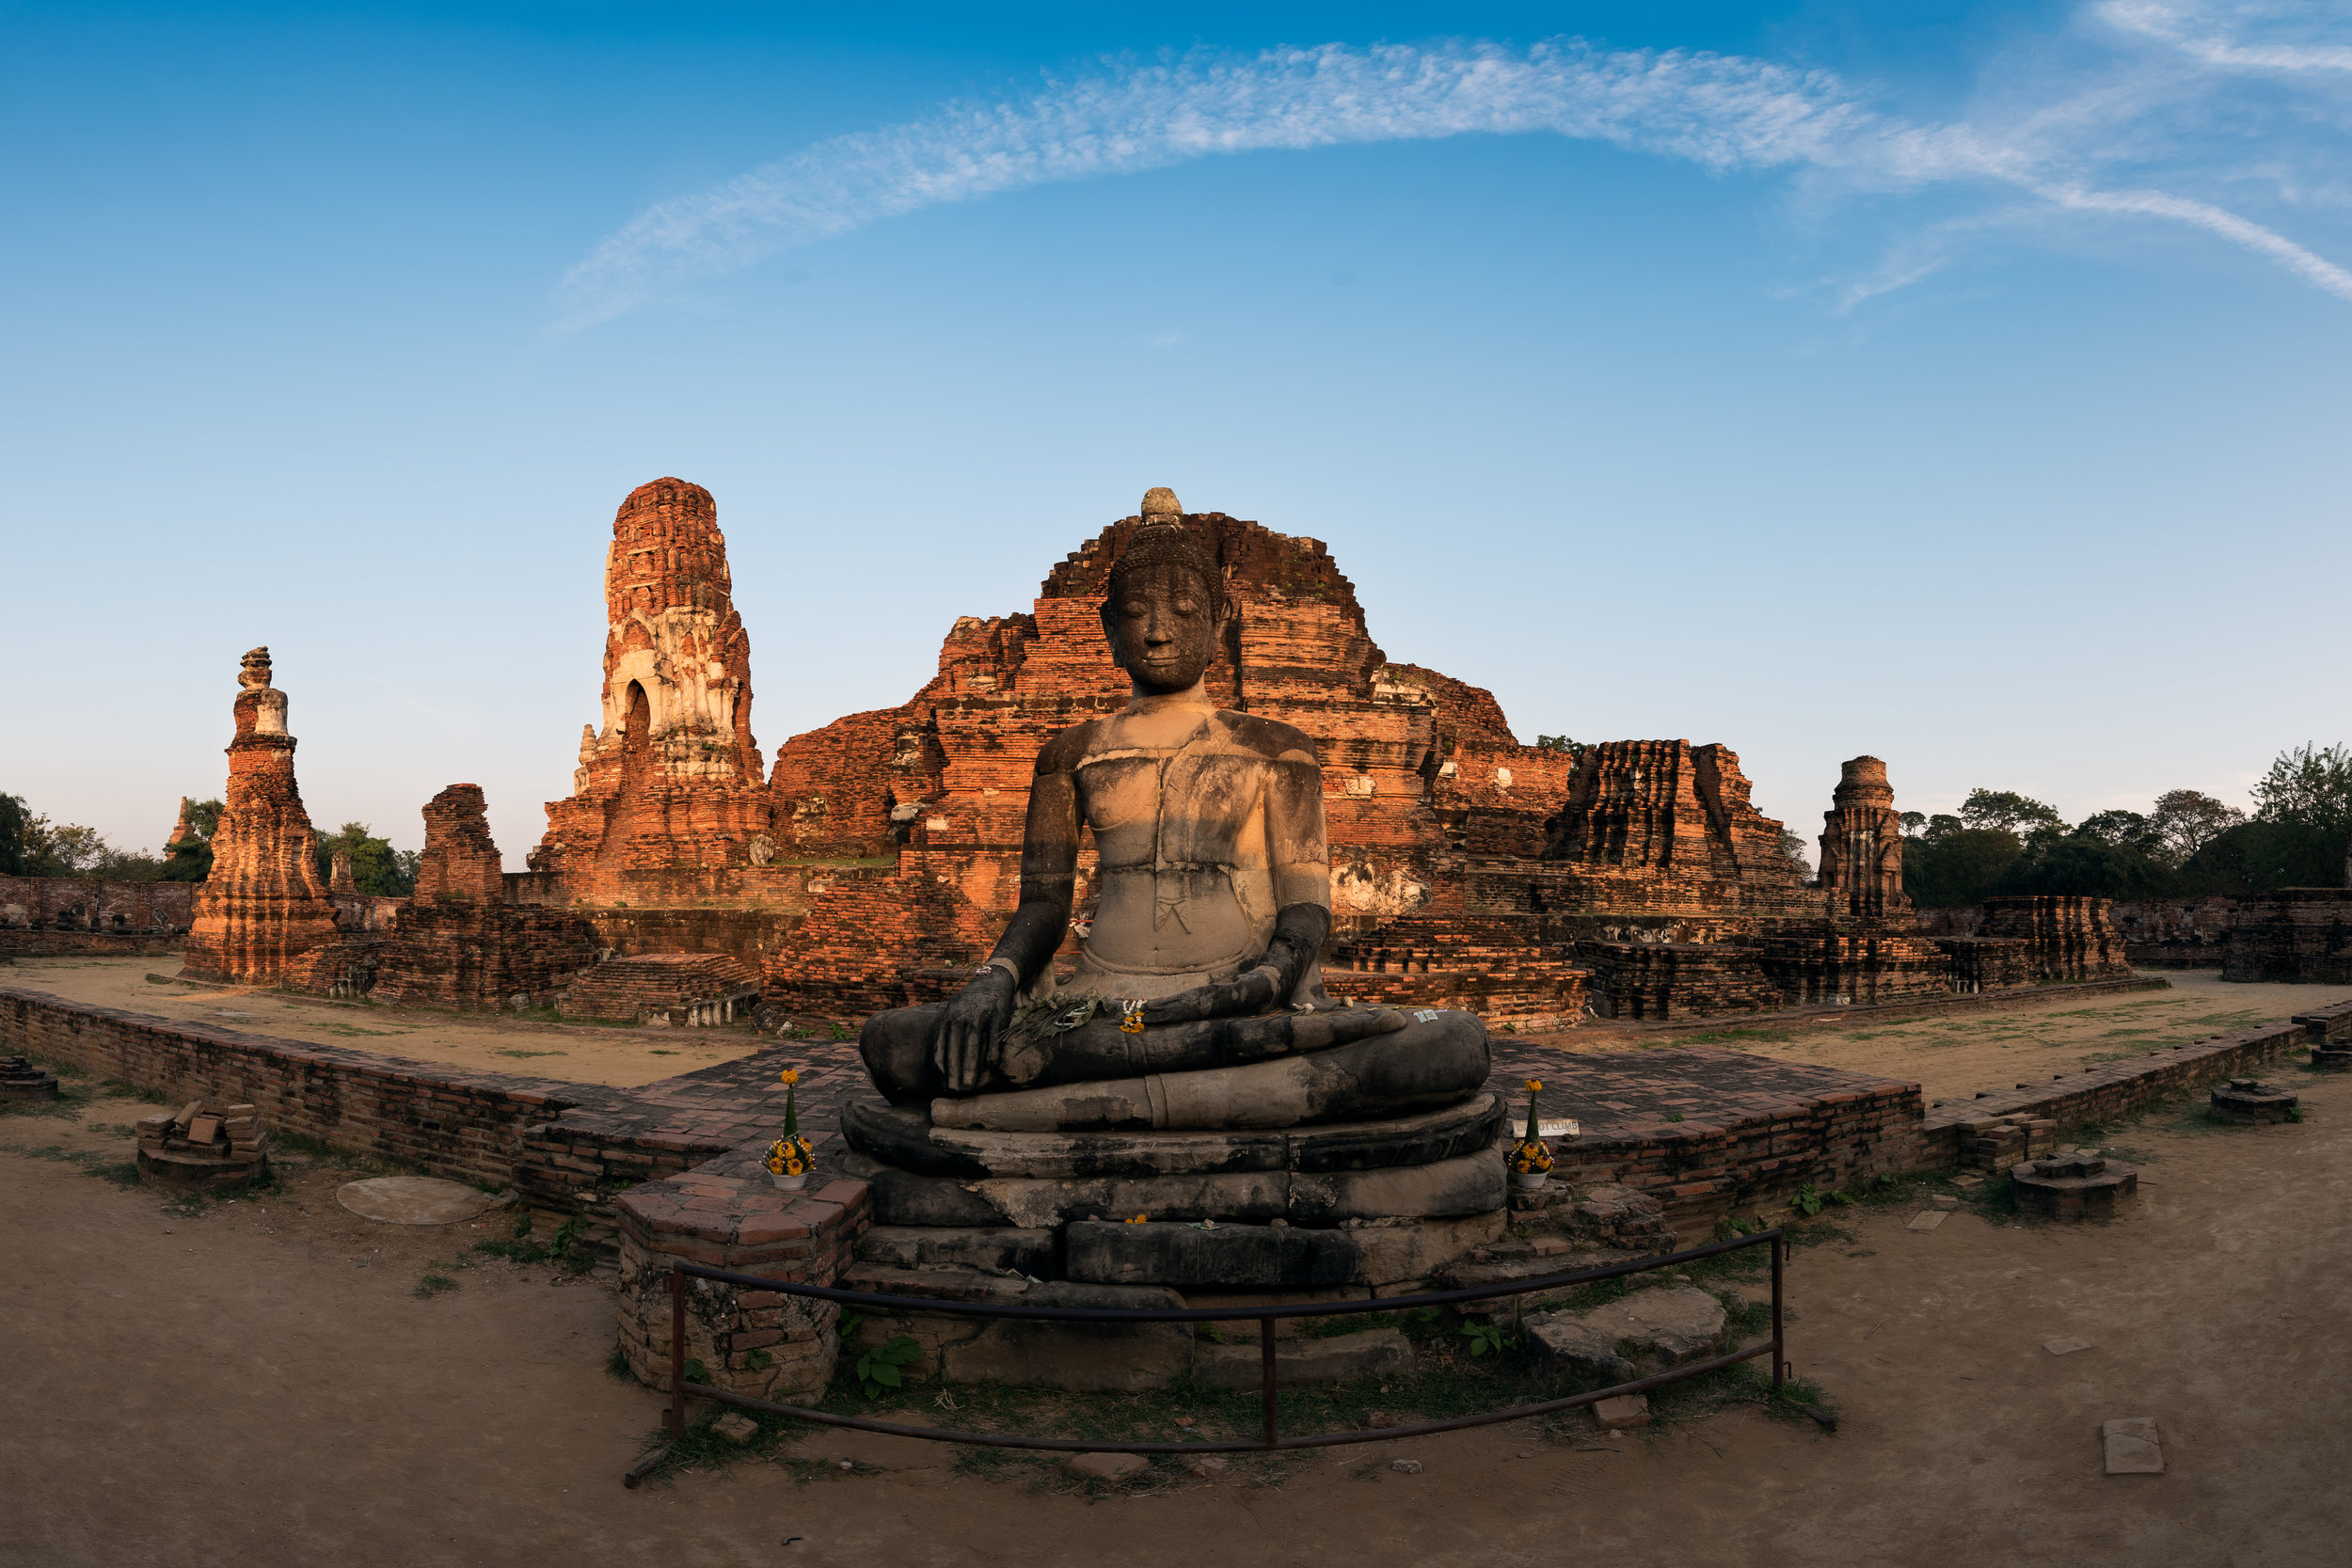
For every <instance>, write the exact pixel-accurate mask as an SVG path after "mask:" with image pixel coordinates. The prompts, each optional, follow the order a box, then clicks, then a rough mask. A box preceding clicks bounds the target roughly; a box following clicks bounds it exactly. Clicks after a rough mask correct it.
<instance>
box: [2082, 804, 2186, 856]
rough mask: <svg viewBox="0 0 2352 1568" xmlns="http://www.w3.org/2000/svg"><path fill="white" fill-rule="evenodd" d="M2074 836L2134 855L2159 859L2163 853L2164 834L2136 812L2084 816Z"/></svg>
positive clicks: (2114, 812) (2113, 812)
mask: <svg viewBox="0 0 2352 1568" xmlns="http://www.w3.org/2000/svg"><path fill="white" fill-rule="evenodd" d="M2074 836H2075V837H2077V838H2087V839H2090V840H2091V841H2092V842H2093V843H2097V844H2104V845H2106V846H2107V847H2109V848H2114V849H2125V850H2130V851H2132V852H2133V853H2135V854H2140V855H2149V856H2153V857H2157V858H2163V856H2164V853H2165V847H2164V837H2163V835H2162V834H2161V833H2160V832H2158V831H2157V829H2156V825H2155V823H2154V822H2153V821H2152V820H2150V819H2149V818H2148V817H2145V816H2141V815H2140V814H2139V813H2137V812H2136V811H2103V812H2099V813H2097V814H2096V815H2094V816H2086V817H2084V818H2083V819H2082V821H2081V823H2080V824H2078V825H2077V826H2076V827H2075V829H2074Z"/></svg>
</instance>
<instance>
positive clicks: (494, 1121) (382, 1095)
mask: <svg viewBox="0 0 2352 1568" xmlns="http://www.w3.org/2000/svg"><path fill="white" fill-rule="evenodd" d="M0 1052H5V1053H24V1054H25V1055H29V1056H39V1057H47V1058H49V1059H51V1060H54V1061H62V1062H70V1063H72V1065H73V1066H75V1067H77V1068H79V1069H82V1070H83V1071H85V1072H90V1073H94V1074H97V1075H99V1076H101V1077H105V1078H112V1079H117V1080H119V1081H120V1082H122V1083H126V1084H132V1085H137V1086H138V1087H140V1088H146V1089H160V1090H162V1091H164V1092H165V1093H167V1094H169V1095H171V1096H173V1097H175V1098H178V1099H183V1100H194V1099H198V1098H204V1099H213V1100H222V1101H232V1102H239V1103H244V1102H250V1103H251V1104H254V1105H256V1106H259V1107H260V1108H261V1116H262V1126H263V1127H265V1128H267V1129H269V1130H270V1131H272V1132H279V1131H283V1132H299V1133H302V1134H304V1135H306V1136H309V1137H313V1138H316V1139H318V1140H319V1141H320V1142H322V1143H325V1144H327V1145H329V1146H331V1147H333V1148H340V1149H344V1150H346V1151H348V1152H351V1153H355V1154H373V1155H376V1156H380V1157H381V1158H383V1159H386V1160H392V1161H397V1162H399V1163H400V1164H406V1165H413V1166H416V1167H417V1168H419V1169H421V1170H426V1171H430V1172H432V1173H433V1174H434V1175H436V1176H446V1177H452V1178H454V1179H455V1180H461V1181H490V1182H496V1183H497V1184H499V1185H500V1186H505V1185H507V1184H508V1183H510V1182H512V1181H513V1180H515V1177H516V1171H515V1164H516V1154H517V1153H518V1151H519V1150H520V1149H521V1147H522V1143H523V1136H524V1133H525V1132H527V1131H528V1130H529V1129H531V1128H533V1127H536V1126H538V1125H540V1124H542V1123H544V1122H546V1121H548V1119H549V1118H551V1117H556V1116H559V1115H561V1114H562V1113H563V1112H564V1111H565V1110H567V1109H570V1108H572V1107H574V1106H587V1107H592V1108H593V1107H594V1106H595V1105H596V1103H597V1102H598V1101H602V1100H604V1099H606V1098H607V1097H612V1098H614V1099H617V1098H619V1097H618V1094H617V1092H616V1091H610V1090H603V1089H600V1088H599V1087H598V1086H597V1085H590V1084H567V1083H562V1082H559V1081H557V1080H554V1079H546V1078H523V1077H518V1076H515V1075H513V1074H509V1073H501V1072H469V1071H467V1070H465V1069H461V1068H453V1067H445V1066H441V1065H438V1064H435V1063H426V1062H416V1061H408V1060H405V1059H403V1058H400V1057H394V1056H378V1055H375V1054H373V1053H370V1052H365V1051H347V1050H344V1049H343V1048H342V1047H340V1046H332V1045H312V1044H310V1042H309V1041H307V1040H288V1039H278V1038H275V1037H271V1036H267V1035H249V1034H244V1033H240V1032H238V1031H236V1030H230V1029H214V1028H208V1027H206V1026H205V1025H203V1024H200V1023H188V1022H182V1021H181V1020H178V1019H167V1018H156V1017H153V1016H151V1015H149V1014H144V1013H133V1012H123V1011H120V1010H118V1009H115V1008H111V1007H93V1006H87V1005H86V1004H83V1003H78V1002H69V1001H67V1000H65V999H64V998H63V997H57V996H52V995H49V994H48V993H46V992H44V991H35V990H19V989H16V988H13V987H0Z"/></svg>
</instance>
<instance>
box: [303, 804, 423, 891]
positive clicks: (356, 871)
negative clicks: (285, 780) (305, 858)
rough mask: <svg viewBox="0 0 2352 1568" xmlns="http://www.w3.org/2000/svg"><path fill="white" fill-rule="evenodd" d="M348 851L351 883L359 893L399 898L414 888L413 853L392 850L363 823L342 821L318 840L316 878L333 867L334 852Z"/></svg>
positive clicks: (414, 857) (415, 882) (328, 873)
mask: <svg viewBox="0 0 2352 1568" xmlns="http://www.w3.org/2000/svg"><path fill="white" fill-rule="evenodd" d="M338 849H347V850H349V851H350V852H351V883H352V886H354V887H356V888H358V890H359V891H360V892H361V893H372V894H377V895H385V896H389V897H400V896H402V895H406V894H410V893H414V892H416V890H417V858H418V857H417V856H416V855H415V854H413V853H405V852H403V851H401V850H398V849H395V848H393V847H391V845H390V844H389V843H388V842H387V841H385V840H383V839H380V838H378V837H376V836H375V832H374V830H373V829H372V828H370V827H369V826H368V825H367V824H366V823H365V822H346V823H344V824H343V825H342V827H340V828H338V829H336V830H335V831H334V832H332V833H322V834H320V835H319V840H318V864H319V877H320V878H321V879H322V880H323V879H326V877H328V876H329V875H330V874H331V873H332V871H333V868H334V862H335V851H336V850H338Z"/></svg>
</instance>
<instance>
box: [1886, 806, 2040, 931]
mask: <svg viewBox="0 0 2352 1568" xmlns="http://www.w3.org/2000/svg"><path fill="white" fill-rule="evenodd" d="M2024 849H2025V846H2024V845H2023V844H2021V843H2020V842H2019V841H2018V838H2017V835H2016V834H2015V833H2012V832H2007V831H2005V830H2003V829H2000V828H1971V827H1966V826H1964V825H1963V823H1962V822H1961V820H1960V819H1959V818H1958V817H1952V816H1934V817H1931V818H1930V819H1929V822H1928V831H1927V832H1925V833H1923V834H1921V835H1920V837H1919V838H1918V839H1917V840H1916V841H1915V842H1914V843H1912V844H1911V845H1909V846H1908V847H1905V848H1904V850H1903V892H1904V894H1905V895H1908V896H1909V897H1910V899H1911V901H1912V902H1913V903H1914V904H1916V905H1918V906H1919V907H1920V908H1921V909H1929V910H1933V909H1949V908H1950V907H1952V906H1953V905H1956V904H1974V903H1976V902H1978V901H1979V900H1980V899H1982V898H1983V897H1984V896H1985V895H1988V894H1990V893H1991V892H1993V890H1994V885H1995V884H1996V883H1997V882H1998V880H1999V879H2000V876H2001V873H2002V872H2003V871H2005V870H2007V869H2008V867H2009V865H2010V863H2011V862H2013V861H2014V860H2016V859H2017V857H2018V856H2019V855H2020V854H2021V853H2023V852H2024Z"/></svg>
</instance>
